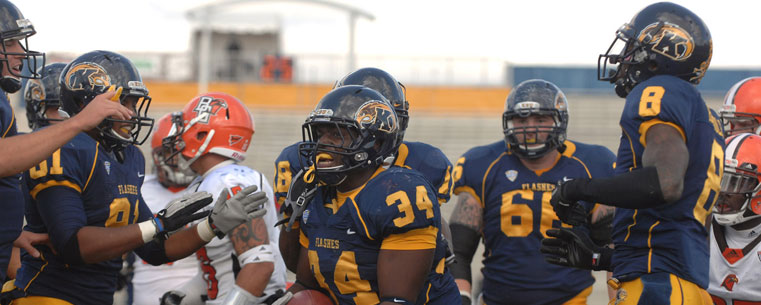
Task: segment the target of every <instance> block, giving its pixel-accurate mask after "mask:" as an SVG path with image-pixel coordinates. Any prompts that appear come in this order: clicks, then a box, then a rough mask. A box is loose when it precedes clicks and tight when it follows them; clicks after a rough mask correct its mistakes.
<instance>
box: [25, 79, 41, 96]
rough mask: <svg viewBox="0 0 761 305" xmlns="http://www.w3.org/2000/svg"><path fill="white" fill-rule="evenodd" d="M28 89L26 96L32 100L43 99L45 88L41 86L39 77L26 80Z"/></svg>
mask: <svg viewBox="0 0 761 305" xmlns="http://www.w3.org/2000/svg"><path fill="white" fill-rule="evenodd" d="M27 86H28V89H26V90H27V91H26V92H27V93H26V94H27V98H28V99H31V100H34V101H41V100H44V99H45V90H44V89H43V88H42V83H41V82H40V80H39V79H30V80H29V82H27Z"/></svg>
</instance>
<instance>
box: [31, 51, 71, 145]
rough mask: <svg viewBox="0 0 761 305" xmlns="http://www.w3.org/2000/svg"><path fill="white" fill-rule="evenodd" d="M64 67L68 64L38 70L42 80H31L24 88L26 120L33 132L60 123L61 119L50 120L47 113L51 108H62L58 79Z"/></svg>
mask: <svg viewBox="0 0 761 305" xmlns="http://www.w3.org/2000/svg"><path fill="white" fill-rule="evenodd" d="M64 67H66V64H65V63H60V62H57V63H52V64H49V65H47V66H44V67H40V68H39V69H37V73H38V74H40V75H42V78H41V79H31V80H29V81H27V82H26V87H25V88H24V102H26V119H27V122H28V123H29V128H31V129H32V130H36V129H38V128H40V127H43V126H47V125H50V121H60V119H50V118H48V117H47V115H46V114H45V112H46V111H47V109H48V108H51V107H55V108H56V109H58V108H60V107H61V95H60V93H59V90H58V88H59V83H58V78H59V77H60V76H61V71H63V68H64ZM64 117H65V116H64Z"/></svg>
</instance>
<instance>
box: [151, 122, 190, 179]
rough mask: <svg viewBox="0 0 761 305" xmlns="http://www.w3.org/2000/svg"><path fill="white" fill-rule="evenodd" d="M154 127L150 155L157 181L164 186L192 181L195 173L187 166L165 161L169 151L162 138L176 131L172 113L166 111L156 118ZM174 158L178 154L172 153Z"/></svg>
mask: <svg viewBox="0 0 761 305" xmlns="http://www.w3.org/2000/svg"><path fill="white" fill-rule="evenodd" d="M180 115H181V113H180ZM155 127H156V129H154V132H153V136H152V138H151V155H152V156H153V165H154V166H155V172H156V176H158V178H159V182H160V183H161V184H162V185H163V186H165V187H183V186H187V185H188V184H190V182H191V181H193V179H194V178H195V177H196V174H195V173H194V172H193V171H192V170H190V169H189V168H187V169H180V168H179V167H177V166H170V165H169V163H173V164H176V163H177V162H166V160H167V159H168V158H169V156H170V154H171V153H170V152H169V151H168V150H167V149H164V146H163V145H162V141H163V140H164V138H166V137H167V136H169V135H170V134H172V133H175V131H176V127H175V126H174V124H173V123H172V113H167V114H165V115H164V116H162V117H161V118H160V119H158V121H157V122H156V126H155ZM173 128H174V130H173ZM174 158H179V156H178V155H174Z"/></svg>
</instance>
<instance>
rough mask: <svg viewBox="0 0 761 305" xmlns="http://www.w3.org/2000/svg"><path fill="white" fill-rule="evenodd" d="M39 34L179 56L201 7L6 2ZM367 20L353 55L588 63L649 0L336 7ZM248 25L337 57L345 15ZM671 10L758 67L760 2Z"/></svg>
mask: <svg viewBox="0 0 761 305" xmlns="http://www.w3.org/2000/svg"><path fill="white" fill-rule="evenodd" d="M12 1H13V2H14V3H15V4H16V5H17V6H18V7H19V8H20V9H21V10H22V12H23V13H24V15H25V16H26V18H28V19H30V20H31V21H32V23H33V24H34V26H35V28H36V29H37V31H38V34H37V35H36V36H34V37H33V38H32V39H31V40H30V45H31V48H32V49H34V50H39V51H46V52H51V51H68V52H74V53H83V52H87V51H90V50H94V49H105V50H112V51H117V52H118V51H122V52H123V51H158V52H165V51H168V52H184V51H186V50H187V49H188V45H189V43H188V42H189V40H190V39H189V33H190V30H191V23H190V22H189V21H188V20H187V18H186V17H185V12H186V11H187V10H188V9H191V8H194V7H198V6H200V5H202V4H206V3H209V2H210V1H208V0H160V1H159V0H120V1H116V0H67V1H60V0H12ZM325 1H335V2H341V3H346V4H349V5H352V6H354V7H357V8H360V9H362V10H364V11H366V12H369V13H371V14H373V15H374V16H375V20H373V21H369V20H366V19H361V20H360V21H359V22H358V26H357V32H356V34H357V38H356V50H357V54H358V55H359V56H416V57H468V58H479V57H481V58H489V59H498V60H505V61H509V62H512V63H516V64H563V65H588V66H592V65H596V63H597V55H598V54H600V53H602V52H604V51H605V50H606V48H607V47H608V46H609V44H610V43H611V42H612V40H613V38H614V33H615V31H616V29H617V28H618V27H619V26H620V25H622V24H623V23H625V22H627V21H629V20H630V19H631V17H632V16H634V14H635V13H636V12H637V11H639V10H640V9H641V8H643V7H645V6H647V5H648V4H650V3H653V1H639V0H637V1H611V0H600V1H568V0H564V1H563V0H558V1H541V0H532V1H520V2H518V1H485V0H467V1H465V0H461V1H449V0H438V1H433V0H426V1H414V0H373V1H371V0H358V1H344V0H341V1H338V0H325ZM249 2H253V3H254V4H249V5H248V6H247V7H246V8H243V7H241V6H235V7H234V9H233V11H236V12H247V13H246V14H247V15H246V16H250V17H248V18H250V20H252V22H255V23H258V24H261V23H265V24H266V23H268V22H269V23H271V22H272V20H280V23H281V24H282V31H283V48H284V51H285V53H286V54H336V55H341V54H346V52H347V50H348V39H347V37H348V27H347V25H348V21H347V20H348V17H347V15H346V14H345V13H343V12H339V11H337V10H333V9H328V8H324V7H321V6H318V5H314V4H294V2H299V3H302V2H305V1H290V2H288V3H286V4H272V3H271V2H275V1H266V0H251V1H249ZM677 3H679V4H681V5H683V6H685V7H687V8H689V9H690V10H692V11H693V12H695V13H697V14H698V15H699V16H701V17H702V18H703V20H704V21H705V23H706V24H708V26H709V28H710V30H711V33H712V36H713V41H714V53H713V61H712V66H713V67H743V68H761V59H759V53H760V52H759V50H761V39H759V38H758V36H759V35H758V34H757V33H758V32H759V31H760V30H761V18H759V12H761V1H736V0H725V1H697V0H683V1H677Z"/></svg>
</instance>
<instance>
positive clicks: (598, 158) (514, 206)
mask: <svg viewBox="0 0 761 305" xmlns="http://www.w3.org/2000/svg"><path fill="white" fill-rule="evenodd" d="M568 119H569V118H568V101H567V99H566V97H565V95H564V94H563V92H562V91H561V90H560V89H559V88H558V87H557V86H555V85H554V84H553V83H551V82H548V81H545V80H541V79H532V80H527V81H524V82H522V83H520V84H518V85H517V86H515V87H514V88H513V89H512V90H511V91H510V94H509V95H508V97H507V101H506V102H505V112H504V113H503V115H502V126H503V132H504V134H505V138H504V140H501V141H498V142H495V143H492V144H489V145H485V146H478V147H474V148H472V149H470V150H468V152H466V153H465V154H464V155H463V156H462V157H460V159H458V160H457V164H456V167H455V170H454V173H453V177H454V178H453V179H454V185H455V186H454V193H455V194H457V195H458V198H459V201H458V203H457V206H456V207H455V210H454V211H453V212H452V216H451V218H450V223H451V225H450V226H451V231H452V237H453V239H454V243H455V244H454V252H455V263H454V264H453V265H452V267H451V270H452V275H453V276H454V277H455V279H456V281H457V284H458V287H459V288H460V294H461V295H462V296H463V297H462V304H464V305H468V304H471V299H470V295H471V270H470V264H471V261H472V259H473V254H474V253H475V252H476V248H477V247H478V241H479V240H480V239H481V237H482V236H483V239H484V246H485V251H486V253H489V255H488V257H486V258H485V259H484V262H483V263H484V267H483V269H482V272H483V276H484V280H483V292H482V293H483V295H482V301H479V302H478V304H484V303H485V304H586V301H587V297H588V296H589V295H590V293H591V292H592V283H593V282H594V278H593V277H592V275H591V273H590V272H589V271H587V270H579V269H575V268H568V267H561V266H556V265H553V264H548V263H546V262H545V261H544V259H542V255H541V254H540V253H539V248H540V243H541V240H542V238H543V237H545V232H546V231H547V230H548V229H551V228H558V227H560V226H565V227H570V225H568V224H563V223H561V222H560V221H559V220H558V218H557V216H555V213H554V212H553V211H552V207H551V206H550V202H549V200H550V195H551V192H552V190H553V189H554V188H555V184H556V182H557V181H558V180H562V179H573V178H592V177H595V178H597V177H608V176H611V175H612V174H613V161H614V159H615V156H614V155H613V152H611V151H610V150H608V149H607V148H605V147H602V146H599V145H589V144H584V143H580V142H574V141H570V140H567V139H566V130H567V128H568ZM584 205H585V207H584V214H585V215H588V216H587V217H588V218H590V219H591V218H592V210H593V207H594V204H593V203H592V202H590V203H584ZM595 211H596V213H597V215H595V219H594V220H592V221H590V223H592V227H593V228H592V229H591V230H592V231H593V232H594V233H595V236H601V237H600V238H598V240H596V242H597V243H598V244H600V245H606V244H608V243H610V240H609V239H610V222H611V221H612V217H613V213H612V212H613V211H612V209H611V208H610V207H606V206H602V205H600V206H598V208H597V209H595ZM603 214H604V215H607V216H605V217H603ZM597 218H601V219H607V220H608V221H607V224H606V222H605V221H604V220H602V221H601V220H598V219H597ZM585 229H590V228H585ZM606 235H607V237H606Z"/></svg>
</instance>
